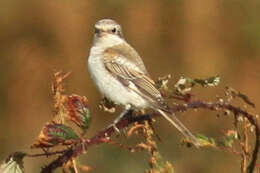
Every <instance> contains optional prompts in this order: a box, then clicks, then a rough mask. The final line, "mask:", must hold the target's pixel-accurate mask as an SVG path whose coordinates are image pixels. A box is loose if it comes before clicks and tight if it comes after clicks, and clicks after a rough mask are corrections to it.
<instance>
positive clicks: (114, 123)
mask: <svg viewBox="0 0 260 173" xmlns="http://www.w3.org/2000/svg"><path fill="white" fill-rule="evenodd" d="M130 111H132V109H131V105H126V107H125V109H124V111H123V112H122V113H121V114H120V115H119V116H118V117H117V118H116V119H115V120H114V121H113V123H112V124H110V125H109V126H108V127H111V126H112V127H113V128H114V130H115V131H116V132H118V133H120V131H119V129H118V128H117V127H116V124H117V123H118V122H119V121H120V120H121V119H122V118H125V117H126V116H128V115H131V113H130Z"/></svg>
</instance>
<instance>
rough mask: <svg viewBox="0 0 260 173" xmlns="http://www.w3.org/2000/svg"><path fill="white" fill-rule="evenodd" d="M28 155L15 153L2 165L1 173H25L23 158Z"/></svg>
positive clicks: (0, 166) (0, 167)
mask: <svg viewBox="0 0 260 173" xmlns="http://www.w3.org/2000/svg"><path fill="white" fill-rule="evenodd" d="M24 156H26V153H23V152H15V153H13V154H11V155H10V156H9V157H8V158H7V159H6V161H5V162H4V163H3V164H2V165H0V172H1V173H24V167H23V158H24Z"/></svg>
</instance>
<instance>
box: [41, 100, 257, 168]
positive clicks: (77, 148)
mask: <svg viewBox="0 0 260 173" xmlns="http://www.w3.org/2000/svg"><path fill="white" fill-rule="evenodd" d="M198 108H201V109H209V110H212V111H217V112H219V111H225V110H229V111H231V112H233V113H234V114H235V115H238V114H240V115H242V116H244V117H246V118H247V119H248V120H249V122H250V123H251V124H252V125H253V126H254V127H255V141H256V142H255V146H254V150H253V155H252V158H251V162H250V164H249V165H248V167H247V172H248V173H253V171H254V168H255V165H256V160H257V154H258V152H259V148H258V147H259V144H260V139H259V136H260V129H259V126H258V124H257V121H256V120H255V118H254V116H253V115H252V114H250V113H248V112H246V111H245V110H242V109H240V108H239V107H235V106H233V105H231V104H226V103H220V102H216V103H211V102H203V101H200V100H197V101H192V102H188V103H186V104H179V105H176V106H174V107H173V108H172V112H174V113H176V112H185V111H187V110H188V109H198ZM129 114H132V112H129ZM158 116H159V114H158V113H152V114H143V115H140V116H137V117H132V116H127V118H125V119H123V120H121V121H119V122H118V123H117V124H116V126H117V128H118V129H123V128H125V127H127V126H129V125H130V124H132V123H134V122H142V121H144V120H150V119H151V118H153V117H158ZM115 132H116V131H115V130H114V128H113V127H110V128H107V129H105V130H102V131H101V132H99V133H98V134H97V135H96V136H94V137H92V138H90V139H85V140H83V142H82V141H80V140H78V141H76V142H75V145H74V146H72V147H71V148H69V149H67V150H66V151H65V152H64V154H62V155H61V156H59V157H58V158H57V159H56V160H54V161H53V162H51V163H50V164H49V165H47V166H46V167H44V168H43V169H42V171H41V173H51V172H53V170H55V169H56V168H58V167H61V166H62V165H63V164H64V163H66V162H67V161H69V160H71V159H72V158H74V157H77V156H78V155H80V154H82V153H83V152H84V150H85V149H87V148H88V147H90V146H92V145H97V144H101V143H107V141H106V140H104V139H106V138H107V137H110V136H111V135H112V134H113V133H115Z"/></svg>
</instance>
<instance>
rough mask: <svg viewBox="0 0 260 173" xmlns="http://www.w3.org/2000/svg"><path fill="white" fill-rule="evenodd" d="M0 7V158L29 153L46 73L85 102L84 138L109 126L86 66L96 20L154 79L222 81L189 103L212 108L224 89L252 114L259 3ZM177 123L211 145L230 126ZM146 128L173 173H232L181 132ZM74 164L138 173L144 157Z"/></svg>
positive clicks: (45, 104) (97, 155)
mask: <svg viewBox="0 0 260 173" xmlns="http://www.w3.org/2000/svg"><path fill="white" fill-rule="evenodd" d="M0 9H1V10H0V40H1V42H0V160H3V159H4V158H6V157H7V156H8V154H10V153H11V152H13V151H19V150H21V151H26V152H32V151H31V150H30V149H29V147H30V145H31V144H32V143H33V142H34V140H35V138H36V137H37V136H38V134H39V132H40V130H41V128H42V126H43V125H44V124H45V122H47V121H48V120H50V118H51V116H52V114H53V113H52V96H51V92H50V87H51V82H52V77H53V76H52V74H53V72H54V71H55V70H60V69H62V70H64V71H65V72H67V71H71V72H72V74H71V76H70V77H69V79H68V80H66V88H67V92H68V93H76V94H80V95H85V96H87V98H88V99H89V106H90V109H91V112H92V116H93V121H92V124H91V128H90V129H89V131H88V133H87V136H89V137H91V136H93V135H94V134H96V133H97V131H99V130H100V129H102V128H104V127H105V126H107V125H108V124H109V123H111V122H112V120H113V119H114V118H115V116H116V115H111V114H108V113H104V112H102V111H101V110H99V109H98V106H97V104H98V103H99V101H100V99H101V96H100V94H99V93H98V91H97V89H96V88H95V86H94V84H93V82H92V81H91V79H90V75H89V72H88V69H87V65H86V61H87V57H88V54H89V49H90V47H91V44H92V39H93V31H94V29H93V25H94V24H95V22H96V21H98V20H100V19H102V18H112V19H115V20H116V21H117V22H118V23H119V24H121V25H122V27H123V31H124V36H125V37H126V40H127V41H128V42H129V43H130V44H131V45H133V47H134V48H135V49H136V50H137V51H138V52H139V53H140V55H141V56H142V58H143V60H144V62H145V64H146V67H147V69H148V71H149V72H150V73H151V76H152V77H153V78H154V79H157V78H158V77H159V76H163V75H166V74H172V75H173V81H176V80H177V79H178V78H179V77H181V76H185V77H194V78H195V77H196V78H205V77H209V76H214V75H217V74H218V75H220V76H221V78H222V81H221V85H220V86H219V87H218V89H203V92H198V93H199V95H198V94H197V95H196V97H198V98H203V99H205V100H214V99H215V96H216V95H220V96H223V88H224V87H225V86H231V87H234V88H235V89H237V90H239V91H241V92H243V93H246V94H247V95H248V96H249V97H250V98H251V99H252V101H253V102H255V103H256V106H257V108H256V110H257V111H258V113H259V112H260V109H259V107H258V105H259V104H260V99H259V95H260V91H259V88H260V68H259V65H260V22H259V16H260V11H259V9H260V1H258V0H251V1H244V0H229V1H225V0H211V1H208V0H199V1H192V0H161V1H155V0H133V1H120V0H107V1H91V0H90V1H86V0H84V1H81V0H78V1H72V0H52V1H43V0H39V1H34V0H25V1H19V0H12V1H9V0H2V1H1V2H0ZM179 117H180V119H181V120H182V121H183V123H184V124H185V125H187V126H188V127H189V129H191V131H193V132H194V133H203V134H206V135H208V136H212V137H216V138H217V139H218V138H220V136H221V135H222V134H223V132H224V131H225V130H227V129H229V128H230V127H232V119H231V118H228V117H224V116H221V117H220V118H217V117H216V113H214V112H209V111H205V110H201V111H197V112H196V113H194V112H193V111H189V112H187V113H184V114H179ZM202 119H203V121H201V120H202ZM155 128H156V129H157V130H158V129H160V130H158V133H159V135H160V136H161V138H162V142H161V143H159V151H160V152H161V153H162V155H163V156H164V158H165V159H167V160H169V161H170V162H172V163H173V165H174V168H175V171H176V172H177V173H184V172H190V173H198V172H207V173H211V172H214V173H215V172H227V169H228V170H229V171H228V172H239V170H240V167H239V164H240V160H239V158H238V157H237V156H235V155H233V154H231V153H227V152H221V151H216V150H213V149H201V150H196V149H188V148H186V147H183V146H180V141H181V139H182V136H181V134H180V133H179V132H177V130H176V129H174V128H173V127H171V126H170V125H169V124H168V123H167V122H166V121H164V120H162V119H158V121H157V123H156V124H155ZM119 140H121V141H124V142H125V140H126V139H124V138H119ZM127 140H129V139H127ZM131 142H132V141H131V140H129V143H131ZM33 152H35V153H36V152H40V150H34V151H33ZM81 158H82V161H81V163H83V164H87V165H89V166H91V167H93V168H94V171H92V172H100V173H103V172H106V173H112V172H113V173H114V172H124V173H132V172H140V173H141V172H144V170H145V169H147V168H148V164H147V160H148V159H149V156H148V155H147V154H146V153H134V154H132V153H129V152H127V151H124V150H121V149H118V148H116V147H114V146H110V145H99V146H96V147H92V148H91V149H90V150H89V152H88V154H87V155H86V156H82V157H81ZM48 161H50V160H48V159H44V158H39V159H29V158H28V159H26V160H25V168H26V170H27V172H29V173H30V172H39V170H40V166H43V164H47V163H48ZM57 172H59V171H57Z"/></svg>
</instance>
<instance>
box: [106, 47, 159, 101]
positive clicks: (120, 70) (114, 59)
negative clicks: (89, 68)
mask: <svg viewBox="0 0 260 173" xmlns="http://www.w3.org/2000/svg"><path fill="white" fill-rule="evenodd" d="M104 55H105V56H104V65H105V68H106V69H107V70H108V71H109V72H110V73H111V74H112V75H113V76H115V77H116V78H118V79H119V81H121V82H122V83H123V84H124V85H126V86H129V85H130V82H131V83H133V84H134V85H135V86H136V88H137V89H135V92H137V93H138V94H140V95H141V96H143V97H145V98H146V99H149V100H150V101H152V102H158V101H160V100H162V97H161V93H160V92H159V90H158V89H157V88H156V87H155V83H154V81H153V80H152V79H151V78H150V77H149V74H148V73H147V71H146V69H145V67H144V65H143V62H142V60H141V59H139V60H138V61H132V60H133V59H134V58H133V57H131V58H130V57H126V56H127V55H129V56H133V55H134V56H137V55H138V54H137V53H134V54H133V53H132V54H131V53H130V54H127V53H124V51H123V50H122V47H121V48H120V49H119V47H116V48H110V49H109V50H106V51H105V52H104ZM139 58H140V57H139ZM136 63H137V64H136ZM132 89H133V88H132Z"/></svg>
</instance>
